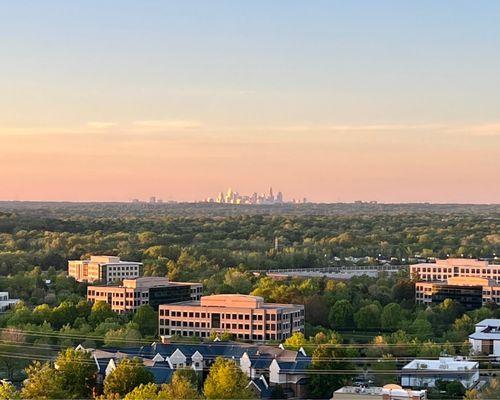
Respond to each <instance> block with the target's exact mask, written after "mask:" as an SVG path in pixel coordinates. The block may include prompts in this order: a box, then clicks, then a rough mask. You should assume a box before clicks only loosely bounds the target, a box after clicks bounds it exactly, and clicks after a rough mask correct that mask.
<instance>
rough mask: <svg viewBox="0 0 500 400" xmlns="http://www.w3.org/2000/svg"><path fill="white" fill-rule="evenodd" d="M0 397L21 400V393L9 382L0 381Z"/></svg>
mask: <svg viewBox="0 0 500 400" xmlns="http://www.w3.org/2000/svg"><path fill="white" fill-rule="evenodd" d="M0 399H2V400H21V393H19V392H18V391H17V389H16V388H15V387H14V385H13V384H12V383H10V382H1V383H0Z"/></svg>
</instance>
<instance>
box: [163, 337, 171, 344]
mask: <svg viewBox="0 0 500 400" xmlns="http://www.w3.org/2000/svg"><path fill="white" fill-rule="evenodd" d="M160 338H161V343H162V344H170V343H171V341H172V336H170V335H161V336H160Z"/></svg>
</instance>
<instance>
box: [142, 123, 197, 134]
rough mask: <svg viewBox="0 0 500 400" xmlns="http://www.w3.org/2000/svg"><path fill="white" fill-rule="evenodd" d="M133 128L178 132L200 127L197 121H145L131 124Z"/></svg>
mask: <svg viewBox="0 0 500 400" xmlns="http://www.w3.org/2000/svg"><path fill="white" fill-rule="evenodd" d="M133 125H134V126H135V127H139V128H142V129H144V130H147V131H155V132H157V131H174V130H176V131H179V130H194V129H199V128H201V127H202V124H201V123H199V122H198V121H189V120H147V121H135V122H133Z"/></svg>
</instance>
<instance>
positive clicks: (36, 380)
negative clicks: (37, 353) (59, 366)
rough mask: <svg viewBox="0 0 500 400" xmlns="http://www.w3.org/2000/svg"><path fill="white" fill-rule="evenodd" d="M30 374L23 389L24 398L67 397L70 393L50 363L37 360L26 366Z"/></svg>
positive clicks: (27, 373)
mask: <svg viewBox="0 0 500 400" xmlns="http://www.w3.org/2000/svg"><path fill="white" fill-rule="evenodd" d="M26 375H27V376H28V377H27V379H26V380H25V382H24V386H23V388H22V390H21V397H22V398H23V399H42V400H45V399H47V400H49V399H66V398H68V393H67V392H66V390H65V389H64V383H63V380H62V378H61V375H59V374H58V373H57V371H56V369H55V368H54V367H53V366H52V365H51V364H50V363H48V362H47V363H44V364H42V363H40V362H38V361H35V362H34V363H33V364H32V365H30V366H29V367H28V368H26Z"/></svg>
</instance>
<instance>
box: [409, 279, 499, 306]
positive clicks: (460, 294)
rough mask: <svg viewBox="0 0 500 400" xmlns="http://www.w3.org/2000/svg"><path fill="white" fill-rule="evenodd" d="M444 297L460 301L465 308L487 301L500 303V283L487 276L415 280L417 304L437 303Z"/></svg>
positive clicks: (480, 304) (483, 303) (481, 304)
mask: <svg viewBox="0 0 500 400" xmlns="http://www.w3.org/2000/svg"><path fill="white" fill-rule="evenodd" d="M445 299H452V300H456V301H458V302H460V303H462V304H463V305H464V306H465V308H467V309H474V308H480V307H481V306H483V305H485V304H487V303H496V304H498V305H500V284H498V283H496V282H495V281H494V280H493V279H488V278H473V277H468V278H465V277H464V278H460V277H455V278H449V279H448V280H447V281H445V282H417V283H416V284H415V300H416V302H417V303H419V304H427V305H430V304H439V303H441V302H443V301H444V300H445Z"/></svg>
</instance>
